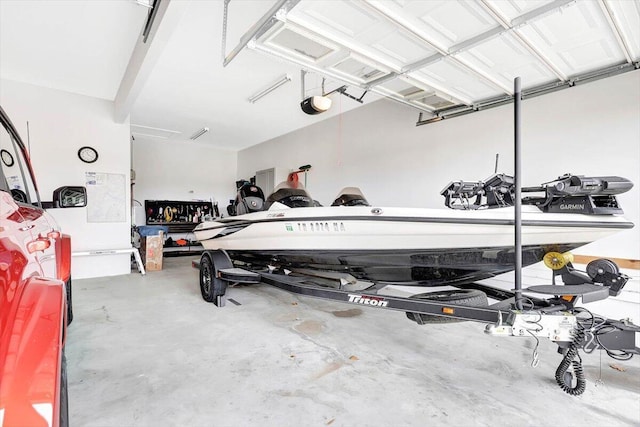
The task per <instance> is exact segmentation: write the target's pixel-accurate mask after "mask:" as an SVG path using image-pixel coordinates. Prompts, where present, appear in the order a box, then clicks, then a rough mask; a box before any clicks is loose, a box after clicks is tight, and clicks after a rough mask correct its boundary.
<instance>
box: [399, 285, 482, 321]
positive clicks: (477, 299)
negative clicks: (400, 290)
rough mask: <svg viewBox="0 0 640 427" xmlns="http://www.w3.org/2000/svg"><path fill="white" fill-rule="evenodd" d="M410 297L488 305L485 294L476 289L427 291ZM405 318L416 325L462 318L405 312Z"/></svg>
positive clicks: (479, 305)
mask: <svg viewBox="0 0 640 427" xmlns="http://www.w3.org/2000/svg"><path fill="white" fill-rule="evenodd" d="M411 298H416V299H421V300H425V301H433V302H448V303H451V304H454V305H465V306H469V307H486V306H488V305H489V301H488V300H487V294H485V293H484V292H482V291H479V290H477V289H455V290H448V291H436V292H427V293H424V294H417V295H413V296H412V297H411ZM406 314H407V318H408V319H409V320H413V321H414V322H416V323H417V324H418V325H425V324H428V323H456V322H464V320H460V319H453V318H451V317H444V316H435V315H433V314H422V313H413V312H407V313H406Z"/></svg>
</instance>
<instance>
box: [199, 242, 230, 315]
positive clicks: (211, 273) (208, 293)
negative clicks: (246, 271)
mask: <svg viewBox="0 0 640 427" xmlns="http://www.w3.org/2000/svg"><path fill="white" fill-rule="evenodd" d="M232 266H233V264H232V263H231V260H230V259H229V257H228V255H227V254H226V252H224V251H210V252H205V253H204V254H203V255H202V258H200V292H201V293H202V298H203V299H204V300H205V301H207V302H212V303H217V299H218V297H220V296H223V295H224V294H225V292H226V290H227V284H226V282H225V281H224V280H221V279H219V278H218V270H222V269H225V268H231V267H232Z"/></svg>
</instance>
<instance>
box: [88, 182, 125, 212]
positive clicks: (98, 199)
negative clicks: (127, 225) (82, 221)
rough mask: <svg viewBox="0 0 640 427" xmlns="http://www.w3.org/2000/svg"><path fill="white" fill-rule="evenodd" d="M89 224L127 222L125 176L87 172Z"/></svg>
mask: <svg viewBox="0 0 640 427" xmlns="http://www.w3.org/2000/svg"><path fill="white" fill-rule="evenodd" d="M85 175H86V180H85V182H86V187H87V222H124V221H125V220H126V208H127V203H126V191H125V188H126V187H125V184H126V182H125V176H124V174H119V173H101V172H86V174H85Z"/></svg>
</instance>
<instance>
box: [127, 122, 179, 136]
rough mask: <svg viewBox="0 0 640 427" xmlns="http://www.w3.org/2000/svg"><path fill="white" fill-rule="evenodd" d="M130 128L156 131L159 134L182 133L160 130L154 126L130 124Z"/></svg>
mask: <svg viewBox="0 0 640 427" xmlns="http://www.w3.org/2000/svg"><path fill="white" fill-rule="evenodd" d="M131 127H136V128H142V129H150V130H157V131H160V132H168V133H176V134H177V133H182V132H178V131H177V130H171V129H162V128H157V127H154V126H143V125H136V124H134V123H132V124H131Z"/></svg>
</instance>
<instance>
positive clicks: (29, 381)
mask: <svg viewBox="0 0 640 427" xmlns="http://www.w3.org/2000/svg"><path fill="white" fill-rule="evenodd" d="M0 122H1V124H2V126H0V425H2V426H7V427H8V426H66V425H67V424H68V406H67V379H66V361H65V356H64V344H65V336H66V328H67V325H68V323H69V322H70V321H71V319H72V307H71V240H70V238H69V236H67V235H64V234H62V233H61V232H60V229H59V227H58V225H57V224H56V222H55V220H54V219H53V218H52V217H51V215H49V214H48V213H47V212H46V211H45V210H44V208H43V202H42V201H41V200H40V196H39V194H38V187H37V185H36V181H35V178H34V174H33V170H32V168H31V164H30V163H29V155H28V152H27V150H26V149H25V145H24V143H23V142H22V140H21V139H20V136H19V135H18V133H17V131H16V129H15V127H14V126H13V124H12V123H11V121H10V120H9V118H8V116H7V115H6V114H5V112H4V110H3V109H2V108H1V107H0ZM49 205H52V206H53V207H71V206H85V205H86V191H85V189H84V188H83V187H63V188H60V189H58V190H56V191H55V192H54V201H53V202H52V203H49Z"/></svg>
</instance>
